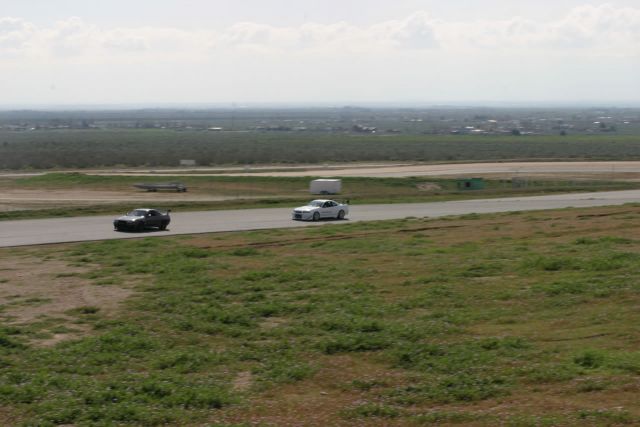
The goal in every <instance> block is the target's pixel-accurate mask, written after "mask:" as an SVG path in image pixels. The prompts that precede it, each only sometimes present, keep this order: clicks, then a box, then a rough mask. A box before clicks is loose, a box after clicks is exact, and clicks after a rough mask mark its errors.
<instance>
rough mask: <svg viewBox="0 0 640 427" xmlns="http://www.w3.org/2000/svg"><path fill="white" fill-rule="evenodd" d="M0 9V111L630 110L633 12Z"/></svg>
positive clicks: (579, 3) (636, 48) (12, 5)
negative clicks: (279, 108)
mask: <svg viewBox="0 0 640 427" xmlns="http://www.w3.org/2000/svg"><path fill="white" fill-rule="evenodd" d="M54 3H55V4H54ZM0 5H1V6H2V8H1V9H0V10H1V12H0V61H1V62H0V89H1V90H2V93H3V96H2V99H1V100H0V109H14V108H41V107H46V108H53V109H59V108H74V107H78V106H80V107H82V108H94V107H96V106H98V107H104V106H108V107H110V108H111V107H113V106H118V107H122V106H124V107H125V109H126V107H127V106H136V107H134V108H163V107H165V106H169V108H171V107H173V106H178V107H184V106H189V105H200V106H202V105H215V106H226V107H228V108H233V107H234V105H235V106H242V105H275V106H300V105H302V106H331V105H335V106H344V105H354V106H375V105H385V106H387V105H393V106H420V107H428V106H468V107H483V106H489V107H495V106H522V107H524V108H526V107H531V106H533V107H544V106H549V107H554V108H557V107H559V106H567V107H618V106H620V107H636V106H640V79H639V78H638V75H640V4H638V2H637V0H609V1H606V0H603V1H593V0H556V1H554V2H553V3H552V4H548V3H547V2H539V1H533V0H519V1H513V0H510V1H507V0H470V1H468V2H465V4H464V6H461V5H460V4H459V3H458V2H456V3H454V4H444V3H443V2H439V1H435V0H399V1H397V2H394V3H393V4H386V3H382V2H380V3H375V2H374V3H372V2H368V1H365V0H351V1H349V2H347V3H345V2H339V1H337V0H324V1H319V0H307V1H293V0H268V1H262V2H261V1H258V0H245V1H243V2H241V4H236V3H234V2H231V1H228V0H214V1H205V0H189V1H181V2H178V1H173V0H169V1H164V2H161V3H160V4H158V2H151V1H150V0H139V1H136V2H125V1H124V0H114V1H111V2H108V3H104V4H99V5H97V4H88V2H82V1H80V0H60V1H56V2H44V1H30V2H8V1H2V0H0Z"/></svg>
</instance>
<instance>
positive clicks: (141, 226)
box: [136, 222, 144, 232]
mask: <svg viewBox="0 0 640 427" xmlns="http://www.w3.org/2000/svg"><path fill="white" fill-rule="evenodd" d="M136 231H137V232H142V231H144V223H143V222H139V223H137V224H136Z"/></svg>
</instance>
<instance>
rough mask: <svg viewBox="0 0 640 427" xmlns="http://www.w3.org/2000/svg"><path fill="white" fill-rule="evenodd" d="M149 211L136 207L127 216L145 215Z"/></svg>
mask: <svg viewBox="0 0 640 427" xmlns="http://www.w3.org/2000/svg"><path fill="white" fill-rule="evenodd" d="M146 214H147V211H143V210H142V209H136V210H133V211H131V212H129V213H128V214H127V216H145V215H146Z"/></svg>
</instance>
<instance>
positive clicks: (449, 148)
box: [0, 129, 640, 170]
mask: <svg viewBox="0 0 640 427" xmlns="http://www.w3.org/2000/svg"><path fill="white" fill-rule="evenodd" d="M180 159H195V160H196V162H197V164H198V165H224V164H241V165H244V164H260V163H322V162H353V161H482V160H498V161H499V160H510V159H531V160H535V159H620V160H622V159H640V136H635V135H610V134H609V135H607V134H604V135H593V136H584V135H580V136H578V135H566V136H560V135H546V136H524V135H506V136H465V135H461V136H454V135H451V136H446V135H412V136H408V135H384V136H383V135H357V136H354V135H340V134H338V135H326V134H313V133H306V134H296V135H289V134H274V133H257V132H256V133H250V132H237V133H231V132H229V133H227V132H220V133H217V132H209V133H207V132H175V131H171V130H142V129H140V130H86V131H83V130H52V131H36V132H9V131H5V132H0V168H1V169H14V170H15V169H27V168H33V169H50V168H90V167H114V166H148V167H158V166H177V165H179V161H180Z"/></svg>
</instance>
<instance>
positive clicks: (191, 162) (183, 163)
mask: <svg viewBox="0 0 640 427" xmlns="http://www.w3.org/2000/svg"><path fill="white" fill-rule="evenodd" d="M195 165H196V161H195V160H186V159H185V160H180V166H195Z"/></svg>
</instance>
